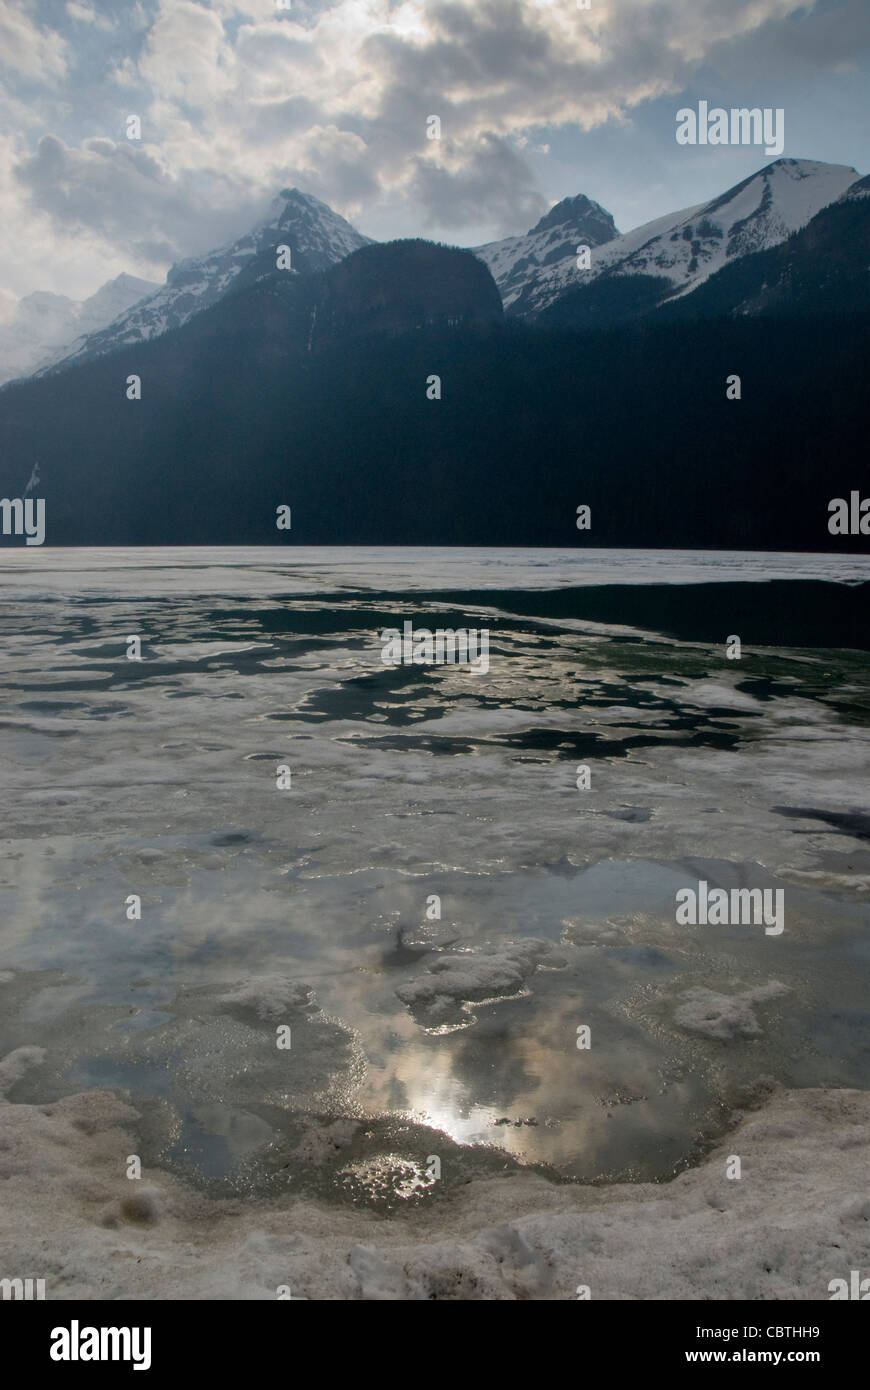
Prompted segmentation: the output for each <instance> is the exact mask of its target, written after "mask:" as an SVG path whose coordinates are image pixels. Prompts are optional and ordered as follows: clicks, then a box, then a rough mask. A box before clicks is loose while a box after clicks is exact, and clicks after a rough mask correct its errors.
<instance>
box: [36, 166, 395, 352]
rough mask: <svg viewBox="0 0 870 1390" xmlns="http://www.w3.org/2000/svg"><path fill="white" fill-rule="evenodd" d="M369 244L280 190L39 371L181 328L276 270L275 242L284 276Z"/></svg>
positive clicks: (309, 202) (326, 211) (331, 215)
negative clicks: (238, 232) (282, 250)
mask: <svg viewBox="0 0 870 1390" xmlns="http://www.w3.org/2000/svg"><path fill="white" fill-rule="evenodd" d="M369 242H370V238H369V237H365V236H362V234H361V233H360V232H358V231H356V230H355V228H353V227H352V226H351V225H350V223H349V222H346V221H345V219H344V218H343V217H341V216H339V214H338V213H337V212H333V210H332V208H330V207H327V205H326V204H325V203H321V202H320V201H319V199H317V198H314V197H312V196H311V194H309V193H301V192H300V191H299V189H298V188H285V189H284V190H283V191H282V192H281V193H279V194H278V196H277V198H275V199H274V200H273V202H272V205H271V207H270V209H269V213H268V215H267V216H266V217H265V218H264V219H263V220H262V221H261V222H258V223H257V225H256V226H255V227H253V228H252V230H251V231H250V232H246V233H245V234H244V236H241V237H239V238H237V240H235V241H233V242H230V243H229V244H228V245H226V246H222V247H219V248H218V249H217V250H216V251H210V252H209V253H208V254H207V255H205V256H199V257H194V258H192V259H190V260H186V261H180V262H179V263H178V264H177V265H174V266H173V267H172V269H171V270H170V272H169V274H168V275H167V277H166V284H165V285H163V286H161V287H160V288H159V289H158V290H157V291H156V293H154V294H152V295H150V296H149V298H148V299H146V300H144V301H143V302H142V303H139V304H137V305H136V306H135V307H134V308H133V309H132V310H130V311H128V312H122V313H121V314H120V315H119V316H117V317H115V319H114V320H113V321H112V322H111V323H109V324H108V326H107V327H102V328H100V329H98V331H96V332H91V333H89V334H88V335H87V336H86V337H84V338H81V339H80V340H79V341H77V342H76V343H75V344H74V345H73V347H72V348H71V349H70V350H68V351H66V352H64V353H61V354H58V355H57V356H56V357H55V358H54V359H53V360H52V362H51V363H50V365H49V366H48V367H47V368H44V369H43V370H47V371H57V370H58V369H59V368H61V367H63V368H66V367H69V366H70V365H72V363H74V362H79V361H82V360H84V359H87V358H90V357H100V356H103V355H104V354H105V353H109V352H114V351H116V350H117V349H118V348H121V347H127V346H129V345H130V344H131V343H142V342H147V341H149V340H150V339H151V338H156V337H159V336H160V335H161V334H163V333H168V332H169V331H170V330H171V329H174V328H180V327H181V326H182V325H183V324H185V323H187V322H188V320H189V319H191V318H192V317H193V316H194V315H196V314H200V313H202V312H203V311H204V310H206V309H209V308H211V306H212V305H213V304H216V303H217V302H218V301H219V300H220V299H222V298H223V296H224V295H225V294H227V293H228V292H229V291H230V290H238V289H240V288H241V287H243V286H245V285H247V284H251V283H253V282H254V281H256V280H257V279H260V278H261V277H263V276H269V275H270V274H271V273H272V272H273V271H274V270H275V268H276V259H277V255H276V253H277V248H278V247H279V246H289V247H290V253H291V254H290V271H289V273H290V274H299V275H310V274H313V273H314V272H316V271H319V270H325V269H327V267H329V266H331V265H334V264H335V263H336V262H337V261H340V260H342V259H343V258H344V257H345V256H347V255H349V254H350V252H351V251H356V250H358V249H359V248H360V247H361V246H366V245H368V244H369ZM282 273H285V274H286V273H288V272H286V271H285V272H282Z"/></svg>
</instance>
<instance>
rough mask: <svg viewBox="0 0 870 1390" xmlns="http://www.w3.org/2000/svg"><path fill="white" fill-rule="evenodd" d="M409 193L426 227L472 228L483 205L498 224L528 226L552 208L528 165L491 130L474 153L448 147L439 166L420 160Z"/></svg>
mask: <svg viewBox="0 0 870 1390" xmlns="http://www.w3.org/2000/svg"><path fill="white" fill-rule="evenodd" d="M408 191H409V194H410V196H411V197H412V198H413V200H414V202H415V203H416V204H418V205H419V207H420V208H421V210H422V218H421V222H422V225H423V226H424V227H426V228H427V229H429V228H432V227H437V228H445V229H447V228H462V227H468V226H473V225H474V224H475V223H476V222H477V221H478V220H479V218H480V209H481V207H483V206H485V207H486V209H487V212H488V214H489V216H490V217H491V218H492V219H493V220H494V221H495V222H496V223H497V224H500V225H505V226H507V227H512V226H516V227H523V228H525V227H526V226H531V225H532V224H533V223H535V222H537V221H538V219H539V218H540V217H541V216H542V215H543V214H544V213H545V212H546V211H547V208H548V207H549V203H548V202H547V200H546V199H545V198H544V197H543V196H542V195H541V193H540V192H539V190H538V189H537V187H536V186H535V181H534V178H533V177H532V175H531V173H530V171H529V169H528V166H527V165H526V163H525V161H524V160H523V159H521V158H520V157H519V155H518V154H517V153H516V151H515V150H512V149H511V147H510V146H509V145H508V144H507V143H506V141H504V140H502V139H500V138H499V137H498V136H496V135H493V134H491V133H489V132H486V133H484V134H483V135H482V136H481V137H480V140H479V141H478V144H477V147H476V148H475V149H474V150H473V151H471V153H470V154H469V152H468V151H467V150H462V151H461V152H458V151H455V150H454V149H453V148H452V147H448V149H447V150H446V151H445V152H444V154H443V155H442V156H441V159H440V160H439V162H438V163H436V162H435V161H434V160H429V159H423V158H421V157H419V156H418V157H417V158H416V160H415V165H414V172H413V175H412V177H411V180H410V182H409V189H408Z"/></svg>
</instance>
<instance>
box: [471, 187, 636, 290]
mask: <svg viewBox="0 0 870 1390" xmlns="http://www.w3.org/2000/svg"><path fill="white" fill-rule="evenodd" d="M618 235H619V233H618V232H617V230H616V225H615V223H614V221H613V218H612V217H611V215H610V213H609V212H606V211H605V209H604V208H603V207H601V206H600V205H599V204H598V203H593V201H592V199H591V198H587V197H586V196H585V195H584V194H582V193H578V194H577V196H576V197H575V198H563V199H562V201H561V203H557V204H556V206H555V207H553V208H551V209H550V211H549V212H548V213H547V214H546V215H545V216H544V217H542V218H541V220H540V222H538V223H537V225H536V226H534V227H532V229H531V231H529V232H527V233H526V235H525V236H513V237H505V239H504V240H503V241H490V242H488V243H487V244H486V245H485V246H477V247H475V248H474V254H475V255H476V256H479V258H480V259H481V260H482V261H483V263H484V264H485V265H486V266H488V267H489V270H490V272H491V274H492V278H493V279H494V280H495V283H496V284H497V285H498V288H499V293H500V294H501V297H502V303H503V304H504V307H505V310H506V311H508V312H510V313H513V314H518V315H525V314H527V313H529V312H533V311H534V310H535V308H537V307H539V306H538V304H537V299H538V297H539V295H540V293H541V289H540V287H542V286H544V285H547V284H549V283H550V282H551V281H554V277H555V281H554V282H555V283H559V284H561V283H563V282H564V283H570V279H571V276H572V273H573V270H574V267H575V266H576V262H577V247H578V246H584V245H585V246H590V247H592V246H602V245H604V243H605V242H609V241H612V240H613V239H614V238H615V237H618ZM561 277H564V281H563V279H562V278H561ZM557 292H558V291H557Z"/></svg>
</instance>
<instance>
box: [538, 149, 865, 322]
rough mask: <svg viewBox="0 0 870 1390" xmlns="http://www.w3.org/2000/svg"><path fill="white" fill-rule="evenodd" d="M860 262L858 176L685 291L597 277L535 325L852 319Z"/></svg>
mask: <svg viewBox="0 0 870 1390" xmlns="http://www.w3.org/2000/svg"><path fill="white" fill-rule="evenodd" d="M825 167H831V166H825ZM834 167H836V166H834ZM762 240H764V239H763V238H762ZM868 264H870V179H859V180H856V181H855V182H854V183H852V184H850V185H849V187H848V188H847V189H846V191H845V193H842V194H841V195H840V196H839V197H838V198H837V199H836V201H834V202H831V203H829V204H828V205H827V206H825V207H823V208H822V209H821V211H819V212H817V213H816V214H815V216H813V217H811V218H810V220H809V221H808V222H807V224H806V225H805V226H802V227H800V228H799V229H798V230H797V231H795V232H793V233H792V234H791V235H790V236H788V237H787V238H786V239H785V240H781V241H779V242H776V243H774V244H773V245H769V246H764V245H762V246H761V248H760V249H754V250H753V249H751V242H750V243H749V249H745V248H744V249H742V250H741V251H737V252H735V254H734V255H733V256H732V257H731V258H730V259H725V260H724V262H723V261H722V259H721V258H720V259H719V264H718V268H716V269H714V270H713V271H712V272H711V273H709V274H706V275H705V276H704V277H703V279H699V278H697V277H696V279H695V281H694V282H693V284H692V286H691V289H690V290H686V289H677V291H676V292H666V293H665V294H664V295H663V294H662V293H661V279H660V278H656V277H654V276H651V275H649V274H646V273H643V272H641V273H639V274H636V275H634V276H628V275H621V274H619V273H615V274H613V275H610V274H608V273H607V272H605V273H603V274H601V275H599V276H598V277H597V279H595V280H593V281H592V282H591V283H590V284H588V285H585V286H579V287H577V288H575V289H573V290H571V291H568V292H567V293H565V294H564V295H562V296H561V297H560V298H559V299H557V300H556V301H555V302H554V303H553V304H551V305H550V306H549V307H548V308H547V309H545V310H544V311H543V313H542V314H541V315H540V318H539V323H540V324H542V325H544V324H546V325H550V326H560V327H570V328H575V329H576V328H585V329H590V328H597V327H607V326H612V325H615V324H619V323H627V322H629V321H634V322H637V321H639V320H641V319H643V318H644V317H645V316H650V315H651V316H653V317H654V318H655V319H656V320H657V321H661V322H669V323H670V322H679V321H686V320H688V319H693V318H694V319H698V318H717V317H731V318H734V317H760V316H763V315H768V316H770V315H774V314H775V315H779V316H786V317H790V318H795V317H798V316H801V317H803V316H806V315H808V314H828V315H831V314H855V313H859V312H863V311H866V310H868V309H870V277H868V275H867V266H868Z"/></svg>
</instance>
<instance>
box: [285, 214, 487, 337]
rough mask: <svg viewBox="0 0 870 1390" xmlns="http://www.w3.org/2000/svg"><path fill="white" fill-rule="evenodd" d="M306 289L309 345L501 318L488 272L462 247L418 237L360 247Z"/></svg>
mask: <svg viewBox="0 0 870 1390" xmlns="http://www.w3.org/2000/svg"><path fill="white" fill-rule="evenodd" d="M312 290H313V293H314V311H313V316H312V332H311V336H310V338H309V348H310V349H311V350H313V351H315V352H322V351H324V350H325V349H326V348H328V347H330V346H333V345H335V344H336V343H339V342H348V341H350V340H352V339H358V338H363V337H366V336H372V335H374V336H377V335H384V334H388V335H390V336H393V337H395V336H396V335H398V334H401V333H415V332H418V331H419V330H420V329H423V328H432V327H435V326H442V327H448V328H452V327H457V326H459V325H463V326H465V327H470V326H472V325H478V326H483V325H485V324H493V323H500V322H501V320H502V318H503V310H502V304H501V298H500V296H499V293H498V290H497V288H496V286H495V284H494V283H493V279H492V276H491V275H490V274H489V273H488V272H487V270H486V269H485V267H484V266H482V265H481V263H480V261H479V260H478V259H477V258H476V257H475V256H474V255H472V253H471V252H470V251H460V250H458V249H457V248H456V247H453V246H438V245H435V244H434V243H433V242H430V241H422V240H420V239H409V240H405V241H394V242H381V243H379V244H375V243H372V245H371V246H366V247H363V249H362V250H360V251H355V252H354V253H353V254H352V255H350V256H348V257H347V259H346V260H344V261H342V262H341V263H340V264H339V265H337V266H334V267H333V268H332V270H330V271H329V272H328V274H326V275H323V276H320V277H319V279H318V282H317V283H316V284H315V285H313V286H312Z"/></svg>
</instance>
